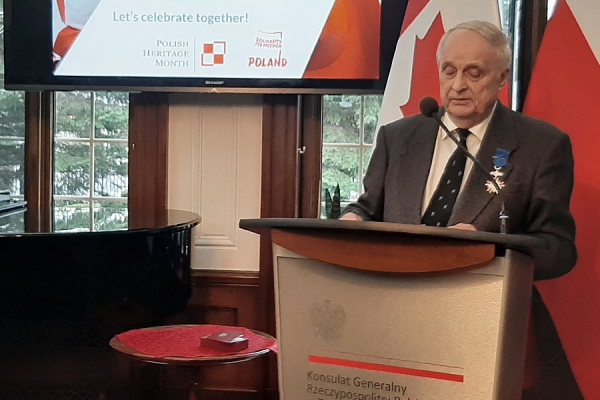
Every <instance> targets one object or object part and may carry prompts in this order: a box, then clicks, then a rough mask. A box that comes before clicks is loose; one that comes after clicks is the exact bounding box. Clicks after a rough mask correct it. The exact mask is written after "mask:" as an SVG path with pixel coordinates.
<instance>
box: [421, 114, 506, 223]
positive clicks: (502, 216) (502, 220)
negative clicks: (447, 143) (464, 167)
mask: <svg viewBox="0 0 600 400" xmlns="http://www.w3.org/2000/svg"><path fill="white" fill-rule="evenodd" d="M431 116H432V117H433V119H435V120H436V121H437V123H438V125H439V126H441V127H442V129H443V130H444V132H446V135H448V136H449V137H450V139H452V141H453V142H454V143H455V144H456V146H458V148H459V149H460V150H461V151H462V152H463V153H465V154H466V156H467V157H469V159H470V160H471V161H473V164H475V165H476V166H477V167H478V168H479V169H480V170H481V171H483V173H484V174H486V175H487V176H488V177H489V178H490V183H491V184H492V185H493V186H494V189H496V194H497V195H498V196H499V197H500V203H501V208H500V215H499V217H498V218H499V219H500V233H508V214H506V207H505V204H504V196H502V189H501V188H500V186H499V185H498V183H497V182H496V179H494V177H493V176H490V174H489V172H487V171H486V170H485V167H484V166H483V165H482V164H481V162H480V161H479V160H478V159H477V158H475V156H474V155H473V154H471V153H470V152H469V150H467V148H466V147H465V146H463V145H462V143H460V141H459V140H458V139H457V138H455V137H454V135H453V134H452V133H451V132H450V130H449V129H448V127H446V125H445V124H444V123H443V122H442V120H441V119H440V117H438V116H437V114H436V113H431Z"/></svg>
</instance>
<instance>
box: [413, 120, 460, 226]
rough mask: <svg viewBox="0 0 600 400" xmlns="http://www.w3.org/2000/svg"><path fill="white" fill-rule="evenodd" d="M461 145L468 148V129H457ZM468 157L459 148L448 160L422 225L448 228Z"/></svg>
mask: <svg viewBox="0 0 600 400" xmlns="http://www.w3.org/2000/svg"><path fill="white" fill-rule="evenodd" d="M456 132H457V133H458V136H459V137H460V143H461V144H462V145H463V146H465V147H466V146H467V136H469V134H470V133H471V132H469V131H468V130H467V129H461V128H457V129H456ZM466 161H467V156H466V155H465V153H463V152H462V151H461V150H460V149H459V148H458V146H457V147H456V150H454V153H452V155H451V156H450V158H449V159H448V163H447V164H446V168H445V169H444V173H443V174H442V177H441V178H440V182H439V183H438V186H437V189H435V192H434V193H433V196H432V197H431V200H430V201H429V206H428V207H427V211H425V213H424V214H423V218H422V219H421V223H423V224H425V225H429V226H447V225H448V221H449V220H450V214H452V208H453V207H454V203H455V202H456V198H457V197H458V192H459V190H460V185H461V183H462V181H463V175H464V172H465V163H466Z"/></svg>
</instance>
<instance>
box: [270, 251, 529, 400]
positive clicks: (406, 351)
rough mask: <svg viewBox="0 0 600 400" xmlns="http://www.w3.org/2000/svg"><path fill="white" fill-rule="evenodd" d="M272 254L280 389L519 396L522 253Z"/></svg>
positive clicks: (427, 398) (296, 398)
mask: <svg viewBox="0 0 600 400" xmlns="http://www.w3.org/2000/svg"><path fill="white" fill-rule="evenodd" d="M274 258H275V263H274V265H275V295H276V311H277V337H278V341H279V348H280V354H279V374H280V375H279V380H280V395H281V398H282V399H284V400H301V399H306V400H318V399H363V400H417V399H418V400H447V399H473V400H482V399H502V400H509V399H512V398H514V399H518V398H520V386H521V376H522V368H523V365H522V364H523V354H524V343H525V332H526V322H527V313H528V311H529V308H528V307H529V302H528V299H529V298H530V293H531V276H530V275H531V271H532V270H531V268H532V267H531V264H532V263H531V260H530V259H529V258H527V257H525V256H522V255H521V254H519V253H515V252H512V251H507V254H506V256H505V257H496V258H495V259H494V260H493V261H491V262H490V263H488V264H487V265H485V266H482V267H476V268H469V269H458V270H455V271H450V272H444V273H436V274H399V273H374V272H370V271H361V270H356V269H349V268H344V267H339V266H335V265H332V264H327V263H324V262H320V261H316V260H312V259H308V258H305V257H302V256H300V255H297V254H295V253H292V252H289V251H287V250H285V249H283V248H281V247H279V246H275V247H274ZM511 275H512V277H511ZM517 275H519V276H517Z"/></svg>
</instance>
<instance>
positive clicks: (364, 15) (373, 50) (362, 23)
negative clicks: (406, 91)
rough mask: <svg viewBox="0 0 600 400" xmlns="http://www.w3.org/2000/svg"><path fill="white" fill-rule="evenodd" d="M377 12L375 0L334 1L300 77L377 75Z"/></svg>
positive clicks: (378, 45)
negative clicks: (304, 70) (302, 75)
mask: <svg viewBox="0 0 600 400" xmlns="http://www.w3.org/2000/svg"><path fill="white" fill-rule="evenodd" d="M380 13H381V5H380V3H379V1H378V0H336V2H335V4H334V5H333V9H332V10H331V14H330V15H329V19H328V20H327V23H326V24H325V27H324V28H323V32H322V33H321V37H320V38H319V41H318V42H317V45H316V47H315V50H314V52H313V54H312V57H311V59H310V61H309V63H308V67H307V68H306V72H305V73H304V77H305V78H313V79H327V78H329V79H332V78H334V79H335V78H339V79H357V78H358V79H377V78H379V62H380V61H379V48H380V30H381V22H380V21H381V16H380ZM355 44H358V46H356V45H355Z"/></svg>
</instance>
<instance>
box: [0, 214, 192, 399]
mask: <svg viewBox="0 0 600 400" xmlns="http://www.w3.org/2000/svg"><path fill="white" fill-rule="evenodd" d="M24 212H25V211H24V209H22V210H20V211H15V210H14V209H13V210H10V211H9V212H8V213H5V214H1V213H0V229H2V227H3V226H4V230H0V398H2V399H5V398H18V399H21V398H35V399H38V398H40V399H44V398H52V399H61V398H65V399H66V398H99V399H105V398H106V399H119V398H130V397H131V396H130V394H131V385H132V382H131V365H130V364H129V361H128V360H126V359H124V358H123V357H120V355H119V354H117V353H116V352H115V351H114V350H112V349H111V348H110V347H109V345H108V342H109V340H110V338H111V337H112V336H114V335H115V334H118V333H120V332H124V331H126V330H129V329H136V328H142V327H147V326H155V325H161V324H164V323H165V322H164V321H165V319H166V318H168V317H171V316H173V315H175V314H176V313H178V312H179V311H182V310H183V309H185V307H186V304H187V302H188V300H189V298H190V295H191V274H190V255H191V249H192V245H193V243H192V238H193V232H192V228H193V227H194V226H195V225H197V224H198V222H199V217H198V215H197V214H195V213H191V212H186V211H176V210H169V211H165V212H164V213H158V214H156V213H154V214H153V216H154V217H155V220H154V222H153V223H151V224H147V225H146V226H139V227H130V228H129V229H126V230H120V231H103V232H57V233H23V232H13V231H10V230H9V229H10V227H14V226H18V225H19V224H18V223H14V222H7V219H9V218H11V219H15V218H17V220H18V219H19V218H21V219H22V218H23V214H24ZM7 227H8V228H7Z"/></svg>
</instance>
